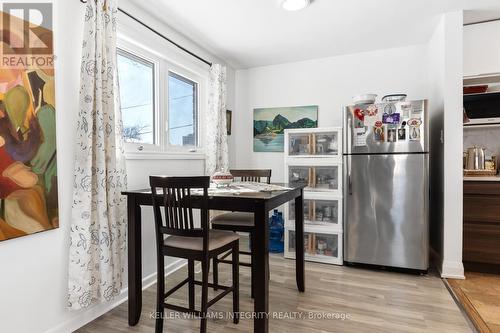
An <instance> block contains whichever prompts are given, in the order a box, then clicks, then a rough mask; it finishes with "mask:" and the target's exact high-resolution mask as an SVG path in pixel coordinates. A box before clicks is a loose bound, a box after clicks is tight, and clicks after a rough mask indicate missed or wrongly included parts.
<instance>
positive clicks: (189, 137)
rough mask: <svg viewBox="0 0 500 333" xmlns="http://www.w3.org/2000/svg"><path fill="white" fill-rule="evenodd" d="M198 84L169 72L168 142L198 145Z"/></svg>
mask: <svg viewBox="0 0 500 333" xmlns="http://www.w3.org/2000/svg"><path fill="white" fill-rule="evenodd" d="M197 94H198V85H197V83H196V82H193V81H191V80H189V79H187V78H185V77H183V76H181V75H178V74H176V73H173V72H169V74H168V143H169V145H171V146H196V145H197V142H198V138H197V134H198V133H197V132H198V131H197V127H198V121H197V119H198V96H197Z"/></svg>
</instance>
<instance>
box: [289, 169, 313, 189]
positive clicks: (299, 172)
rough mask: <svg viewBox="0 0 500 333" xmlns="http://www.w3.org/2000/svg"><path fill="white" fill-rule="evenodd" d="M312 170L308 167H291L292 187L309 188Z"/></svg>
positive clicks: (290, 180)
mask: <svg viewBox="0 0 500 333" xmlns="http://www.w3.org/2000/svg"><path fill="white" fill-rule="evenodd" d="M310 174H311V168H310V167H308V166H289V167H288V182H289V183H290V184H292V185H302V184H306V185H308V186H309V180H310V176H311V175H310Z"/></svg>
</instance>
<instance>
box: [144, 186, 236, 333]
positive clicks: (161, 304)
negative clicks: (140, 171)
mask: <svg viewBox="0 0 500 333" xmlns="http://www.w3.org/2000/svg"><path fill="white" fill-rule="evenodd" d="M149 180H150V185H151V190H152V200H153V209H154V217H155V229H156V249H157V269H158V283H157V298H156V311H157V313H156V325H155V332H156V333H160V332H162V330H163V317H164V311H165V309H170V310H175V311H180V312H188V313H193V314H196V315H198V316H200V317H201V325H200V332H202V333H204V332H206V330H207V319H206V313H207V309H208V308H209V307H210V306H212V305H213V304H214V303H215V302H217V301H219V300H220V299H222V298H223V297H224V296H226V295H227V294H229V293H230V292H232V293H233V315H234V317H233V318H234V319H233V321H234V323H235V324H237V323H238V321H239V317H238V312H239V290H238V288H239V265H238V264H239V260H238V252H239V243H238V241H239V236H238V235H237V234H235V233H233V232H228V231H221V230H210V229H209V223H208V222H209V221H208V219H209V217H208V216H209V215H208V187H209V185H210V177H154V176H152V177H150V178H149ZM193 189H200V191H202V194H201V193H200V194H198V193H196V194H193V193H192V190H193ZM158 190H159V191H160V193H157V191H158ZM195 195H196V197H195ZM193 200H197V201H198V200H201V207H202V208H201V228H196V227H195V226H194V220H193V208H192V202H193ZM161 206H163V207H164V216H162V213H161ZM165 235H169V236H168V237H167V238H165ZM227 251H230V253H232V254H233V255H232V270H233V272H232V273H233V276H232V278H233V284H232V286H230V287H227V286H219V285H218V282H217V283H209V282H208V273H209V263H210V260H211V259H212V258H216V257H217V256H218V255H220V254H222V253H225V252H227ZM165 256H170V257H177V258H184V259H187V260H188V277H187V278H186V279H185V280H184V281H182V282H181V283H179V284H178V285H176V286H175V287H173V288H172V289H170V290H169V291H167V292H166V293H165V272H164V267H165V263H164V257H165ZM195 260H196V261H200V262H201V268H202V280H201V281H196V280H195V278H194V261H195ZM186 283H188V286H189V303H188V304H189V308H185V307H180V306H177V305H172V304H168V303H167V302H166V299H167V297H168V296H170V295H172V294H173V293H174V292H175V291H177V290H178V289H179V288H181V287H182V286H183V285H185V284H186ZM195 285H201V287H202V292H201V310H200V311H196V310H195ZM208 287H212V288H214V287H217V289H219V288H220V289H222V290H223V292H221V293H220V294H219V295H217V296H216V297H215V298H214V299H212V300H210V301H209V300H208Z"/></svg>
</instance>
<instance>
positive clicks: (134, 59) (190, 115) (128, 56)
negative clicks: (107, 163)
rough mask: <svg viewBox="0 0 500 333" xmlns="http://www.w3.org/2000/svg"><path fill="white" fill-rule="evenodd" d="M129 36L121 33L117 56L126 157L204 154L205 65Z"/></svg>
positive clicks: (201, 155)
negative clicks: (134, 39) (201, 122)
mask: <svg viewBox="0 0 500 333" xmlns="http://www.w3.org/2000/svg"><path fill="white" fill-rule="evenodd" d="M131 36H133V33H128V34H127V38H121V37H119V39H118V55H117V57H118V77H119V80H120V82H119V83H120V98H121V111H122V121H123V135H124V140H125V151H126V153H127V158H146V159H148V158H152V159H154V158H162V159H163V158H171V157H173V155H175V154H181V155H183V156H184V154H186V153H189V154H192V158H193V159H198V158H202V157H204V154H203V151H202V150H200V149H201V148H202V147H201V141H202V140H201V138H202V134H203V132H202V131H203V127H202V126H200V121H199V119H201V117H202V116H203V114H204V113H203V112H204V110H205V108H206V106H207V105H206V104H207V96H206V85H207V80H208V71H207V68H206V66H201V65H200V64H199V63H198V62H195V61H194V60H193V59H191V58H188V59H185V60H184V59H182V58H173V59H171V58H167V57H168V56H169V54H168V52H165V48H167V49H168V47H169V46H168V45H167V46H162V45H161V44H158V45H157V44H155V43H153V42H152V41H151V40H148V38H147V37H141V38H143V40H144V43H145V44H144V45H143V44H138V43H136V42H135V41H133V40H131V39H130V38H131ZM141 36H142V35H141ZM135 37H136V38H139V35H137V36H135ZM159 155H163V156H162V157H160V156H159ZM148 156H149V157H148ZM190 158H191V157H190Z"/></svg>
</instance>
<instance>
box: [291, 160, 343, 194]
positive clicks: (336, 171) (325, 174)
mask: <svg viewBox="0 0 500 333" xmlns="http://www.w3.org/2000/svg"><path fill="white" fill-rule="evenodd" d="M340 171H341V168H340V165H338V164H334V165H328V166H289V167H288V182H289V183H290V184H292V185H299V184H306V185H307V190H310V191H320V192H321V191H339V190H340V189H341V186H340V177H341V175H340Z"/></svg>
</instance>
